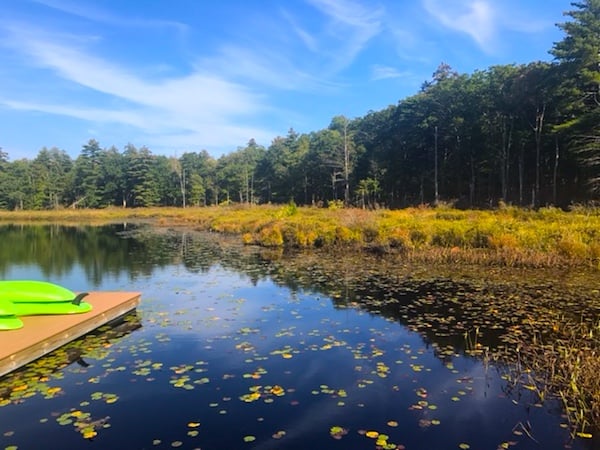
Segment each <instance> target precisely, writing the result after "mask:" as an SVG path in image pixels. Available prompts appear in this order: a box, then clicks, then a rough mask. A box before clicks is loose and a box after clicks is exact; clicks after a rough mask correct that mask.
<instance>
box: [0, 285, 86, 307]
mask: <svg viewBox="0 0 600 450" xmlns="http://www.w3.org/2000/svg"><path fill="white" fill-rule="evenodd" d="M76 297H77V295H76V294H75V292H73V291H71V290H70V289H67V288H65V287H62V286H59V285H58V284H54V283H49V282H47V281H37V280H2V281H0V299H4V300H8V301H10V302H13V303H32V302H33V303H54V302H70V301H73V300H74V299H75V298H76Z"/></svg>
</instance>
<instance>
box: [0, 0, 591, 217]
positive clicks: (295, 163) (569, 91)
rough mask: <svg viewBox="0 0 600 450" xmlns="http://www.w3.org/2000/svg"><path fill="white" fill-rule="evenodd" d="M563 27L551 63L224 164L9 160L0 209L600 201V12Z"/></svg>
mask: <svg viewBox="0 0 600 450" xmlns="http://www.w3.org/2000/svg"><path fill="white" fill-rule="evenodd" d="M572 7H573V10H571V11H569V12H566V13H565V15H566V16H567V17H568V19H567V21H565V22H564V23H561V24H559V25H558V26H559V28H560V29H561V30H562V31H563V32H564V38H563V40H562V41H559V42H557V43H555V44H554V46H553V48H552V49H551V51H550V53H551V55H552V56H553V57H554V59H553V61H552V62H542V61H538V62H532V63H529V64H522V65H516V64H513V65H499V66H492V67H489V68H488V69H487V70H481V71H476V72H475V73H473V74H470V75H469V74H459V73H457V72H455V71H454V70H452V68H451V67H450V66H449V65H447V64H445V63H442V64H440V65H439V67H438V68H437V70H436V71H435V72H434V73H433V75H432V78H431V80H429V81H426V82H424V83H423V85H422V87H421V89H420V91H419V92H418V93H416V94H415V95H413V96H410V97H408V98H405V99H403V100H400V101H399V102H398V103H397V104H396V105H391V106H389V107H388V108H386V109H384V110H381V111H370V112H368V113H367V114H366V115H365V116H363V117H358V118H354V119H348V118H346V117H344V116H342V115H340V116H336V117H334V118H333V119H332V120H331V123H330V125H329V126H328V127H327V128H326V129H322V130H319V131H314V132H311V133H307V134H298V133H296V132H295V131H294V130H293V129H290V130H289V131H288V133H287V135H286V136H278V137H275V138H274V139H273V141H272V142H271V144H270V145H269V146H268V147H267V148H265V147H263V146H261V145H258V144H257V143H256V142H255V141H254V139H250V141H249V142H248V143H247V144H246V145H245V146H244V147H239V148H238V149H236V150H235V151H232V152H231V153H228V154H226V155H223V156H221V157H219V158H218V159H215V158H213V157H211V156H210V154H209V153H208V152H207V151H205V150H203V151H201V152H186V153H183V154H182V155H181V156H180V157H174V156H173V157H167V156H162V155H156V154H153V153H152V151H151V150H150V149H149V148H147V147H141V148H137V147H135V146H134V145H132V144H127V145H126V146H125V148H124V149H123V151H120V150H119V149H117V148H116V147H114V146H112V147H110V148H102V147H101V146H100V144H99V142H97V141H96V140H93V139H92V140H90V141H89V142H88V143H86V144H85V145H83V147H82V149H81V152H80V154H79V156H78V157H77V158H76V159H74V160H73V159H72V158H71V157H70V156H69V155H68V154H67V153H66V152H65V151H64V150H61V149H58V148H55V147H53V148H50V149H48V148H42V149H41V150H40V151H39V153H38V154H37V156H36V157H35V159H33V160H29V159H21V160H15V161H10V159H9V155H8V154H7V153H6V152H4V151H2V150H1V149H0V208H1V209H48V208H59V207H69V206H72V207H75V206H77V207H86V208H101V207H107V206H113V205H118V206H127V207H140V206H157V205H165V206H174V205H179V206H191V205H194V206H196V205H197V206H203V205H215V204H222V203H231V202H239V203H267V202H272V203H285V202H290V201H293V202H295V203H296V204H300V205H309V204H313V205H326V204H328V203H330V202H332V201H333V202H336V203H339V204H341V203H343V204H345V205H355V206H361V207H375V206H384V207H389V208H398V207H404V206H409V205H416V204H423V203H431V204H436V203H438V202H440V201H443V202H452V203H454V204H455V205H456V206H459V207H485V206H493V205H496V204H498V203H499V202H504V203H509V204H514V205H524V206H532V207H538V206H543V205H557V206H568V205H569V204H572V203H575V202H577V203H579V202H593V201H597V200H598V198H599V195H600V0H582V1H580V2H576V3H573V4H572Z"/></svg>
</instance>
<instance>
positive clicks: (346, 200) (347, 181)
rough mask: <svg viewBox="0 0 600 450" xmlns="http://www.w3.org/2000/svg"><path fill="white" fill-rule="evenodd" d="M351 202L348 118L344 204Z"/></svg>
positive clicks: (345, 140)
mask: <svg viewBox="0 0 600 450" xmlns="http://www.w3.org/2000/svg"><path fill="white" fill-rule="evenodd" d="M349 204H350V149H349V148H348V119H346V120H345V121H344V205H346V206H348V205H349Z"/></svg>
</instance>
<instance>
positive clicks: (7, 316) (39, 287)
mask: <svg viewBox="0 0 600 450" xmlns="http://www.w3.org/2000/svg"><path fill="white" fill-rule="evenodd" d="M86 295H87V293H81V294H76V293H75V292H73V291H71V290H69V289H66V288H64V287H62V286H59V285H57V284H53V283H49V282H46V281H34V280H8V281H0V330H14V329H17V328H21V327H22V326H23V322H22V321H21V319H19V316H33V315H44V314H80V313H85V312H88V311H90V310H91V309H92V305H91V304H89V303H86V302H84V301H83V298H84V297H85V296H86Z"/></svg>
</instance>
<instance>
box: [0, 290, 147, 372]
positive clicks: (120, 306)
mask: <svg viewBox="0 0 600 450" xmlns="http://www.w3.org/2000/svg"><path fill="white" fill-rule="evenodd" d="M140 296H141V294H140V293H139V292H90V294H89V295H88V296H87V297H85V301H86V302H87V303H90V304H91V305H92V310H91V311H89V312H87V313H83V314H69V315H46V316H26V317H21V320H22V321H23V324H24V325H23V328H20V329H18V330H8V331H0V377H2V376H3V375H6V374H7V373H9V372H12V371H13V370H16V369H18V368H19V367H22V366H24V365H25V364H28V363H30V362H31V361H34V360H36V359H37V358H39V357H41V356H44V355H46V354H47V353H50V352H51V351H52V350H55V349H57V348H59V347H61V346H63V345H65V344H66V343H68V342H71V341H74V340H75V339H77V338H79V337H81V336H83V335H85V334H87V333H89V332H91V331H93V330H95V329H96V328H98V327H100V326H102V325H104V324H106V323H108V322H110V321H112V320H115V319H117V318H118V317H121V316H122V315H124V314H126V313H128V312H130V311H132V310H134V309H135V308H136V307H137V305H139V303H140Z"/></svg>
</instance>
